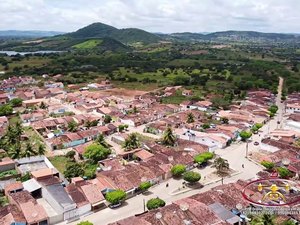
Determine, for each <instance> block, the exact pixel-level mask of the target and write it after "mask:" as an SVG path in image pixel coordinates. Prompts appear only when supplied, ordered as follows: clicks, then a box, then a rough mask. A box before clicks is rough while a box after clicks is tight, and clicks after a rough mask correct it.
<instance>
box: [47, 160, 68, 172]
mask: <svg viewBox="0 0 300 225" xmlns="http://www.w3.org/2000/svg"><path fill="white" fill-rule="evenodd" d="M48 159H49V160H50V162H51V163H52V164H53V166H54V167H55V168H56V169H57V170H58V171H59V172H61V173H63V172H64V171H65V170H66V165H67V163H68V162H69V161H70V160H69V159H68V158H67V157H65V156H53V157H49V158H48Z"/></svg>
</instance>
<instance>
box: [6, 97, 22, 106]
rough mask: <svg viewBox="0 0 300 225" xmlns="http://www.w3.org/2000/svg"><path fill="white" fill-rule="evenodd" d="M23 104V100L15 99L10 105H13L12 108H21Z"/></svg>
mask: <svg viewBox="0 0 300 225" xmlns="http://www.w3.org/2000/svg"><path fill="white" fill-rule="evenodd" d="M22 102H23V99H21V98H14V99H12V100H10V102H9V104H11V106H12V107H18V106H21V105H22Z"/></svg>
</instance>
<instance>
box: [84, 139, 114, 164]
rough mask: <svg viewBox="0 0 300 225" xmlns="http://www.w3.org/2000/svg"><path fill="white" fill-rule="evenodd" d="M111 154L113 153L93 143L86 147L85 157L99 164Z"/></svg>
mask: <svg viewBox="0 0 300 225" xmlns="http://www.w3.org/2000/svg"><path fill="white" fill-rule="evenodd" d="M110 153H111V151H110V150H109V149H107V148H105V147H104V146H102V145H99V144H97V143H93V144H90V145H89V146H87V147H86V149H85V151H84V153H83V156H84V157H85V158H87V159H91V160H92V161H93V162H95V163H97V162H98V161H100V160H102V159H106V158H107V156H108V155H109V154H110Z"/></svg>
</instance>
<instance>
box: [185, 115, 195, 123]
mask: <svg viewBox="0 0 300 225" xmlns="http://www.w3.org/2000/svg"><path fill="white" fill-rule="evenodd" d="M186 122H187V123H193V122H195V119H194V114H193V113H189V114H188V115H187V120H186Z"/></svg>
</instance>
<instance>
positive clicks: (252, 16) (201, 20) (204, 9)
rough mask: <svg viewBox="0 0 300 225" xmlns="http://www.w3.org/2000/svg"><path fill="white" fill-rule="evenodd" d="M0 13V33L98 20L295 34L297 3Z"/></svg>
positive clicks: (263, 0) (103, 2) (66, 3)
mask: <svg viewBox="0 0 300 225" xmlns="http://www.w3.org/2000/svg"><path fill="white" fill-rule="evenodd" d="M0 10H1V11H0V12H1V13H0V21H1V22H0V30H8V29H11V30H12V29H16V30H54V31H75V30H77V29H79V28H81V27H83V26H86V25H88V24H90V23H93V22H102V23H106V24H109V25H112V26H115V27H117V28H127V27H135V28H141V29H145V30H147V31H150V32H164V33H170V32H183V31H190V32H213V31H223V30H255V31H262V32H293V33H300V13H299V12H300V0H0Z"/></svg>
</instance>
